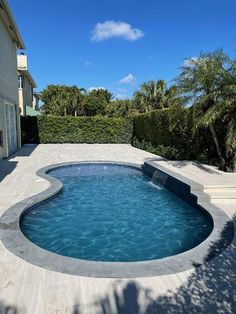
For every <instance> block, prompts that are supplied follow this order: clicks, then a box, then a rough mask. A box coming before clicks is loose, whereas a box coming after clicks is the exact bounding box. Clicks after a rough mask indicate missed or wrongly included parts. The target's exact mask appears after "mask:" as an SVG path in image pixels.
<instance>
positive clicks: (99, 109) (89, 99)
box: [84, 89, 113, 116]
mask: <svg viewBox="0 0 236 314" xmlns="http://www.w3.org/2000/svg"><path fill="white" fill-rule="evenodd" d="M112 98H113V95H112V94H111V93H110V92H109V91H108V90H106V89H94V90H92V91H90V92H89V93H88V94H87V96H86V99H85V105H84V114H85V115H87V116H95V115H104V114H105V110H106V107H107V106H108V104H109V103H110V102H111V100H112Z"/></svg>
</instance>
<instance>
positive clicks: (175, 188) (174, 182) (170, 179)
mask: <svg viewBox="0 0 236 314" xmlns="http://www.w3.org/2000/svg"><path fill="white" fill-rule="evenodd" d="M142 170H143V172H144V173H145V174H147V175H148V176H150V177H152V176H153V174H154V173H155V171H157V172H160V173H161V174H163V175H165V176H167V179H166V181H165V184H164V186H165V187H166V188H167V189H168V190H169V191H171V192H172V193H174V194H176V195H177V196H179V197H180V198H182V199H183V200H185V201H186V202H187V203H189V204H190V205H192V206H193V207H196V206H198V207H199V205H198V204H197V196H196V195H193V194H192V193H191V186H190V185H188V184H187V183H184V182H183V181H181V180H180V179H177V178H176V177H174V176H172V175H171V174H169V173H168V174H167V173H166V171H165V172H164V171H162V170H160V169H158V168H157V165H156V164H153V163H152V162H145V163H144V164H143V166H142Z"/></svg>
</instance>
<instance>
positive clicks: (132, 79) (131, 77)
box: [118, 73, 136, 85]
mask: <svg viewBox="0 0 236 314" xmlns="http://www.w3.org/2000/svg"><path fill="white" fill-rule="evenodd" d="M135 83H136V78H135V76H134V75H133V74H131V73H130V74H128V75H127V76H125V77H124V78H122V79H121V80H120V81H119V82H118V84H130V85H134V84H135Z"/></svg>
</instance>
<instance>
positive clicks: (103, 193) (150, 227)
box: [21, 164, 212, 262]
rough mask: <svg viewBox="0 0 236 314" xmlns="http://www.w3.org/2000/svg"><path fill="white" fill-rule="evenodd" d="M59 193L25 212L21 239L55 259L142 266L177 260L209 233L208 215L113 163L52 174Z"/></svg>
mask: <svg viewBox="0 0 236 314" xmlns="http://www.w3.org/2000/svg"><path fill="white" fill-rule="evenodd" d="M50 175H51V176H53V177H56V178H58V179H60V180H61V181H62V182H63V184H64V187H63V191H62V192H61V193H59V194H58V195H57V196H56V197H54V198H52V199H50V200H48V201H46V202H44V203H42V204H39V205H37V206H35V207H33V208H32V209H30V210H28V211H27V212H26V213H25V214H24V215H23V216H22V219H21V230H22V232H23V233H24V235H25V236H26V237H27V238H28V239H29V240H31V241H32V242H34V243H35V244H37V245H38V246H40V247H42V248H44V249H46V250H49V251H52V252H54V253H57V254H61V255H65V256H70V257H74V258H79V259H85V260H93V261H121V262H131V261H144V260H152V259H158V258H162V257H166V256H170V255H175V254H178V253H181V252H183V251H186V250H189V249H191V248H193V247H195V246H196V245H198V244H199V243H200V242H202V241H203V240H204V239H205V238H206V237H207V236H208V235H209V234H210V232H211V230H212V223H211V220H210V219H209V217H208V216H206V215H205V214H203V213H202V212H200V211H199V210H198V209H196V208H194V207H191V206H190V205H188V204H187V203H185V202H184V201H183V200H181V199H180V198H178V197H177V196H175V195H174V194H172V193H171V192H169V191H168V190H167V189H164V190H159V189H157V187H155V186H154V185H152V184H151V183H150V177H148V176H147V175H145V174H144V173H143V172H141V171H139V170H137V169H134V168H131V167H126V166H121V165H112V164H82V165H81V164H80V165H73V166H66V167H61V168H57V169H55V170H52V171H50Z"/></svg>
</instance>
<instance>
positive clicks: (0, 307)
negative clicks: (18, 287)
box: [0, 301, 17, 314]
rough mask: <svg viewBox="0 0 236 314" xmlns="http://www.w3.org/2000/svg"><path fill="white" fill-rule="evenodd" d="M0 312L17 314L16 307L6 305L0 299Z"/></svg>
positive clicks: (1, 313) (2, 313) (0, 313)
mask: <svg viewBox="0 0 236 314" xmlns="http://www.w3.org/2000/svg"><path fill="white" fill-rule="evenodd" d="M0 314H17V308H16V307H14V306H7V305H5V304H3V303H2V302H1V301H0Z"/></svg>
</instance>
